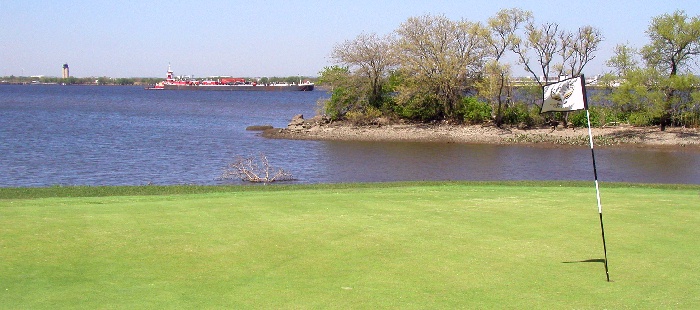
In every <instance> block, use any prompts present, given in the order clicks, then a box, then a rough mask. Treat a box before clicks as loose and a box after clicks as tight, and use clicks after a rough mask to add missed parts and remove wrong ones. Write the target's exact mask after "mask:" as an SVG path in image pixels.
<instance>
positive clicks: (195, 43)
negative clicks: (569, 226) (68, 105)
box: [0, 0, 700, 77]
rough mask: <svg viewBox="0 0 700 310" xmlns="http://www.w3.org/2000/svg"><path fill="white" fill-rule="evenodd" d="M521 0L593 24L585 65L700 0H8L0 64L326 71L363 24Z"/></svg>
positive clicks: (572, 23)
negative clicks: (595, 39)
mask: <svg viewBox="0 0 700 310" xmlns="http://www.w3.org/2000/svg"><path fill="white" fill-rule="evenodd" d="M514 7H519V8H521V9H524V10H530V11H532V12H533V13H534V16H535V20H536V21H537V22H538V23H543V22H556V23H559V24H560V25H562V26H563V27H564V28H566V29H568V30H571V31H574V30H576V29H578V27H580V26H584V25H591V26H594V27H597V28H599V29H601V30H602V32H603V35H604V36H605V41H604V42H603V43H602V45H601V47H600V51H599V52H598V53H597V58H596V59H595V60H594V61H593V62H592V63H591V64H589V66H588V67H587V68H586V69H585V70H584V73H586V75H588V76H591V75H595V74H599V73H602V72H604V71H606V70H607V68H605V66H604V62H605V60H606V59H608V58H609V57H610V56H611V55H612V50H613V48H614V47H615V45H617V44H620V43H630V44H631V45H633V46H636V47H641V46H643V45H644V44H646V43H647V37H646V35H645V33H644V31H645V30H646V29H647V27H648V25H649V22H650V21H651V18H652V17H654V16H658V15H660V14H664V13H672V12H673V11H675V10H677V9H681V10H685V11H686V13H687V14H688V15H690V16H696V15H700V1H697V0H694V1H686V0H672V1H633V0H620V1H611V0H607V1H598V0H590V1H584V0H576V1H558V2H557V1H527V0H521V1H464V0H463V1H376V0H375V1H368V0H355V1H340V2H335V1H262V0H260V1H250V0H249V1H200V0H189V1H178V0H157V1H152V0H151V1H129V0H127V1H113V0H111V1H103V0H89V1H62V0H53V1H31V0H0V21H2V24H3V26H2V31H0V76H6V75H25V76H29V75H45V76H60V75H61V66H62V65H63V63H68V64H69V66H70V69H71V75H73V76H76V77H87V76H110V77H146V76H148V77H160V76H164V74H165V70H166V69H167V67H168V63H170V64H171V65H172V68H173V70H174V71H175V74H178V75H179V74H182V75H195V76H198V77H203V76H209V75H233V76H246V77H262V76H290V75H305V76H316V75H317V73H318V72H319V71H320V70H322V69H323V67H324V66H328V65H331V64H332V62H331V60H330V59H329V57H328V55H329V54H330V52H331V50H332V49H333V46H334V45H335V44H337V43H340V42H343V41H345V40H349V39H353V38H355V37H356V36H357V35H358V34H360V33H362V32H365V33H377V34H386V33H390V32H392V31H394V30H395V29H397V28H398V27H399V25H400V24H401V23H402V22H404V21H406V19H407V18H409V17H412V16H420V15H424V14H433V15H439V14H444V15H446V16H447V17H449V18H451V19H454V20H457V19H461V18H465V19H467V20H470V21H481V22H485V21H486V20H487V19H488V18H489V17H490V16H493V15H495V13H496V12H498V11H499V10H500V9H503V8H514Z"/></svg>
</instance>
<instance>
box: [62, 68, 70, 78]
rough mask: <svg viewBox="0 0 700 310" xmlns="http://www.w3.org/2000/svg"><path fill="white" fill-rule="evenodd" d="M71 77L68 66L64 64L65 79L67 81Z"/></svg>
mask: <svg viewBox="0 0 700 310" xmlns="http://www.w3.org/2000/svg"><path fill="white" fill-rule="evenodd" d="M69 76H70V73H69V72H68V64H63V78H64V79H67V78H68V77H69Z"/></svg>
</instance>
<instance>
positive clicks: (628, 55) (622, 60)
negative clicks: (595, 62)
mask: <svg viewBox="0 0 700 310" xmlns="http://www.w3.org/2000/svg"><path fill="white" fill-rule="evenodd" d="M636 55H637V50H636V49H635V48H633V47H630V46H629V45H627V44H618V45H617V46H615V51H614V54H613V56H612V57H611V58H610V59H608V61H607V62H606V63H605V64H606V65H607V66H608V67H611V68H614V69H615V72H614V74H615V75H616V76H617V77H621V76H624V75H625V74H627V72H629V71H631V70H634V69H637V68H638V67H639V61H638V60H637V58H636Z"/></svg>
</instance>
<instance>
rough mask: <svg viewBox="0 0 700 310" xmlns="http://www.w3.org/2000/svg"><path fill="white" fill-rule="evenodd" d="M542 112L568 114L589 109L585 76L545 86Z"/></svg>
mask: <svg viewBox="0 0 700 310" xmlns="http://www.w3.org/2000/svg"><path fill="white" fill-rule="evenodd" d="M543 93H544V98H543V100H542V110H541V111H540V113H545V112H566V111H576V110H583V109H587V108H588V104H587V102H586V88H585V86H584V78H583V75H581V76H579V77H576V78H571V79H566V80H563V81H560V82H557V83H554V84H549V85H545V86H544V92H543Z"/></svg>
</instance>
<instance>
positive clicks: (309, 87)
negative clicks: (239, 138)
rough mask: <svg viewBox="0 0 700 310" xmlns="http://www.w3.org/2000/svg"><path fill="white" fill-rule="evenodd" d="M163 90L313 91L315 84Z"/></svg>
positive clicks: (183, 86)
mask: <svg viewBox="0 0 700 310" xmlns="http://www.w3.org/2000/svg"><path fill="white" fill-rule="evenodd" d="M162 89H163V90H206V91H312V90H314V84H299V85H172V84H165V85H163V88H162Z"/></svg>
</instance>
